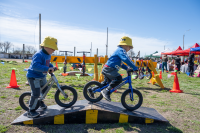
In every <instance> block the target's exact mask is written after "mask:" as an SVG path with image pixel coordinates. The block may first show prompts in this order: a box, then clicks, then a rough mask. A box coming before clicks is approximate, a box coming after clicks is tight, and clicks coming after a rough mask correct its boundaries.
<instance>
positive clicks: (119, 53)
mask: <svg viewBox="0 0 200 133" xmlns="http://www.w3.org/2000/svg"><path fill="white" fill-rule="evenodd" d="M132 48H133V45H132V39H131V38H129V37H127V36H124V37H122V38H121V40H120V42H119V44H118V48H117V50H116V51H115V52H114V53H113V54H112V56H111V57H110V58H109V59H108V61H107V62H106V64H105V65H104V67H103V69H102V74H103V75H104V81H103V82H102V83H101V84H102V85H103V86H105V85H106V84H107V83H109V82H110V84H109V86H108V87H107V88H105V89H103V90H102V91H101V94H102V95H103V97H104V98H105V99H106V100H107V101H111V98H110V90H111V89H112V88H114V87H116V86H117V85H119V84H120V83H121V82H122V76H121V75H120V74H119V73H118V71H119V69H120V68H123V69H125V70H128V67H127V66H126V65H125V64H124V63H126V64H127V65H128V66H130V67H131V68H132V69H133V71H137V70H138V68H137V67H136V66H135V65H134V63H133V62H132V60H131V59H130V58H129V56H128V54H127V52H128V51H129V50H130V49H132ZM123 62H124V63H123ZM92 89H95V88H91V90H89V92H91V93H90V96H91V97H93V95H94V94H92V91H93V90H92Z"/></svg>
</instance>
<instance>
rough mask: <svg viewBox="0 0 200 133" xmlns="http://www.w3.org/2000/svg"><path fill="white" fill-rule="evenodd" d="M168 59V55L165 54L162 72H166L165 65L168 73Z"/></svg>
mask: <svg viewBox="0 0 200 133" xmlns="http://www.w3.org/2000/svg"><path fill="white" fill-rule="evenodd" d="M167 61H168V58H167V55H164V57H163V58H162V72H164V67H165V68H166V72H167V73H168V71H167Z"/></svg>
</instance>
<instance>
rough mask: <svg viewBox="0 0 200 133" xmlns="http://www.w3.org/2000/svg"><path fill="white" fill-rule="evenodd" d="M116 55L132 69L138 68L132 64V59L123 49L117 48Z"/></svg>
mask: <svg viewBox="0 0 200 133" xmlns="http://www.w3.org/2000/svg"><path fill="white" fill-rule="evenodd" d="M118 56H119V57H120V59H121V60H122V61H123V62H124V63H126V64H127V65H129V66H130V67H131V68H133V70H134V71H135V70H138V68H137V67H136V66H135V65H134V63H133V61H132V60H131V59H130V58H129V57H128V55H127V53H126V51H125V50H124V49H123V50H119V54H118Z"/></svg>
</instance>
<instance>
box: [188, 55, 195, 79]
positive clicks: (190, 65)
mask: <svg viewBox="0 0 200 133" xmlns="http://www.w3.org/2000/svg"><path fill="white" fill-rule="evenodd" d="M188 71H189V72H190V75H189V77H192V76H193V72H194V53H192V54H191V55H190V56H189V58H188Z"/></svg>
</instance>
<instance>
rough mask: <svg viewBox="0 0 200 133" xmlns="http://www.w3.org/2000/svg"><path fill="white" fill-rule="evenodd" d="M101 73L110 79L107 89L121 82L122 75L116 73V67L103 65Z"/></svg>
mask: <svg viewBox="0 0 200 133" xmlns="http://www.w3.org/2000/svg"><path fill="white" fill-rule="evenodd" d="M102 74H103V75H105V77H107V78H108V79H109V80H112V81H111V83H110V85H109V86H108V89H112V88H114V87H116V86H117V85H119V84H120V83H121V82H122V76H121V75H120V74H119V73H118V70H117V69H116V68H111V67H104V68H103V69H102Z"/></svg>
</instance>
